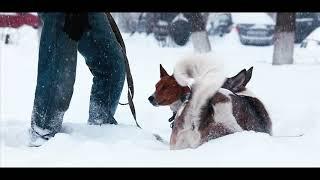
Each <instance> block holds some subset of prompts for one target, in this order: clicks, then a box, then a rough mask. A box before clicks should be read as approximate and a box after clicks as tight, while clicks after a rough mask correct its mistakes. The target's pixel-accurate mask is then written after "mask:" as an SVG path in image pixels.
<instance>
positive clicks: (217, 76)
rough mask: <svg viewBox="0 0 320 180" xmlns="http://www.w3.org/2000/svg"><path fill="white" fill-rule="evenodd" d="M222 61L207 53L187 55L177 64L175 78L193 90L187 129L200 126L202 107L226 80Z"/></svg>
mask: <svg viewBox="0 0 320 180" xmlns="http://www.w3.org/2000/svg"><path fill="white" fill-rule="evenodd" d="M222 62H223V60H222V59H221V58H217V57H214V56H212V55H211V54H209V53H206V54H193V55H189V56H186V57H184V58H182V60H181V61H179V62H178V63H177V64H176V65H175V68H174V73H173V76H174V78H175V79H176V81H177V82H178V84H179V85H180V86H189V87H191V91H192V98H191V101H190V108H189V111H188V114H187V115H186V117H185V121H186V123H185V124H186V126H187V127H186V129H189V128H194V126H195V128H197V127H199V120H200V117H199V116H200V112H201V108H202V107H203V106H205V105H207V103H208V101H209V99H210V98H212V97H213V95H214V94H215V93H216V92H217V91H218V90H219V89H220V88H221V86H222V85H223V83H224V82H225V80H226V76H225V73H224V71H223V64H222ZM195 136H198V135H195ZM194 138H196V137H194Z"/></svg>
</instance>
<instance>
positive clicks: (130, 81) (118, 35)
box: [105, 12, 169, 144]
mask: <svg viewBox="0 0 320 180" xmlns="http://www.w3.org/2000/svg"><path fill="white" fill-rule="evenodd" d="M105 14H106V16H107V18H108V20H109V23H110V26H111V28H112V31H113V33H114V34H115V36H116V39H117V41H118V43H119V44H120V46H121V50H122V53H123V54H124V63H125V69H126V77H127V84H128V96H127V97H128V102H127V103H120V102H119V104H120V105H128V104H129V107H130V111H131V114H132V116H133V118H134V121H135V123H136V126H137V127H138V128H140V129H142V128H141V126H140V125H139V124H138V122H137V116H136V110H135V107H134V104H133V96H134V86H133V79H132V75H131V70H130V65H129V61H128V57H127V53H126V46H125V44H124V41H123V38H122V35H121V33H120V30H119V28H118V26H117V24H116V22H115V21H114V19H113V17H112V15H111V14H110V13H108V12H105ZM152 135H153V136H154V137H155V138H156V140H158V141H160V142H162V143H164V144H169V143H168V142H167V141H165V140H164V139H163V138H162V137H161V136H160V135H158V134H152Z"/></svg>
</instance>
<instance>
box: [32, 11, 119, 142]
mask: <svg viewBox="0 0 320 180" xmlns="http://www.w3.org/2000/svg"><path fill="white" fill-rule="evenodd" d="M40 17H41V18H42V20H43V22H44V25H43V29H42V34H41V40H40V49H39V62H38V77H37V87H36V92H35V99H34V106H33V112H32V118H31V127H32V130H36V131H37V133H38V134H40V135H42V136H54V134H56V133H57V132H59V131H60V129H61V125H62V121H63V116H64V113H65V112H66V111H67V109H68V108H69V104H70V100H71V97H72V94H73V85H74V82H75V77H76V65H77V50H78V51H79V52H80V53H81V54H82V55H83V56H84V58H85V61H86V64H87V65H88V67H89V69H90V71H91V73H92V75H93V84H92V88H91V96H90V106H89V119H88V123H89V124H98V125H101V124H106V123H109V124H117V122H116V121H115V120H114V118H113V116H114V114H115V111H116V108H117V105H118V102H119V98H120V95H121V92H122V89H123V84H124V79H125V64H124V54H123V53H122V51H121V47H120V45H119V43H118V42H117V40H116V37H115V35H114V33H113V31H112V29H111V26H110V25H109V22H108V19H107V17H106V15H105V14H104V13H89V24H90V26H91V29H90V31H89V32H86V33H85V34H84V35H83V36H82V37H81V39H80V41H78V42H76V41H73V40H71V39H70V38H69V37H68V35H67V34H66V33H65V32H63V25H64V13H42V14H40ZM83 88H88V87H83Z"/></svg>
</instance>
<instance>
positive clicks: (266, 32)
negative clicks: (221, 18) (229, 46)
mask: <svg viewBox="0 0 320 180" xmlns="http://www.w3.org/2000/svg"><path fill="white" fill-rule="evenodd" d="M232 20H233V23H234V25H235V27H236V29H237V32H238V34H239V38H240V42H241V43H242V44H244V45H247V44H252V45H271V44H273V42H274V38H273V37H274V29H275V22H274V21H273V19H272V18H271V17H270V16H269V15H268V14H266V13H232Z"/></svg>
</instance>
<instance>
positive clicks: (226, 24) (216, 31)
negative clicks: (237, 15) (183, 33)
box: [206, 13, 232, 37]
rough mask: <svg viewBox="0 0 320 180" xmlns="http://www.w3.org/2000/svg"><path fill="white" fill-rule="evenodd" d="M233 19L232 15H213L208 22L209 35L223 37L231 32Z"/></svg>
mask: <svg viewBox="0 0 320 180" xmlns="http://www.w3.org/2000/svg"><path fill="white" fill-rule="evenodd" d="M231 27H232V17H231V13H212V14H211V15H209V18H208V22H207V28H206V29H207V31H208V34H209V35H213V36H214V35H219V36H221V37H222V36H223V35H224V34H226V33H229V32H230V31H231Z"/></svg>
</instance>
